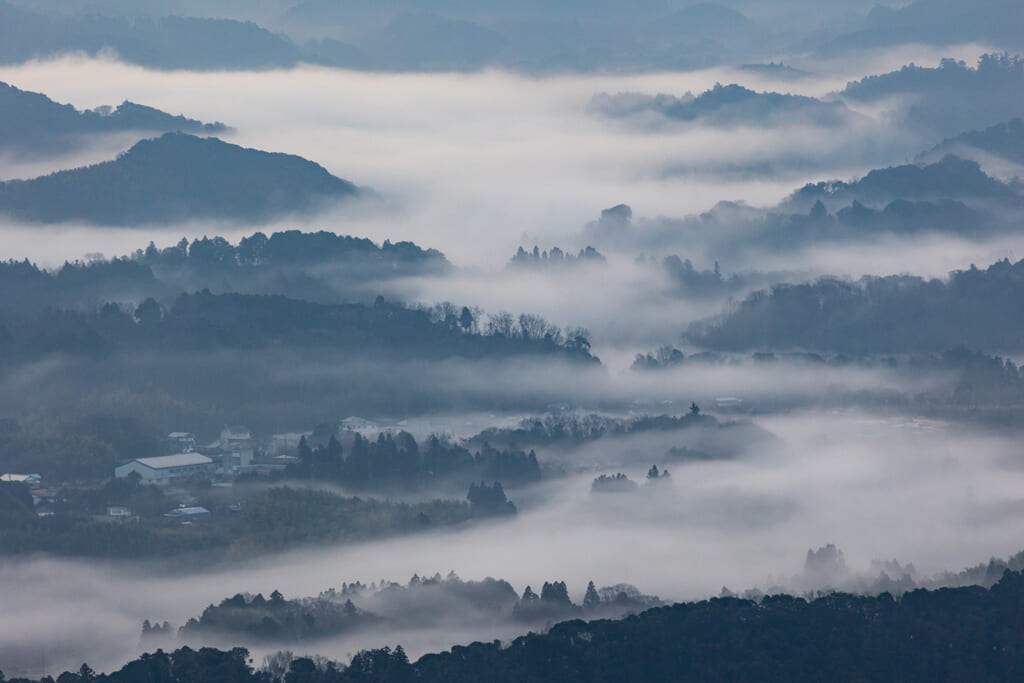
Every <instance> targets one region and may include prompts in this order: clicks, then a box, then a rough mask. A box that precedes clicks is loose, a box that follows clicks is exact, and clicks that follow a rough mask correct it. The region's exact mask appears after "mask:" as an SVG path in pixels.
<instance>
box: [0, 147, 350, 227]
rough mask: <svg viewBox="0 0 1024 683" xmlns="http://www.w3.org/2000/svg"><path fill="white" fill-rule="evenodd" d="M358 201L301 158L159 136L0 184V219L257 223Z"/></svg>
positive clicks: (335, 180)
mask: <svg viewBox="0 0 1024 683" xmlns="http://www.w3.org/2000/svg"><path fill="white" fill-rule="evenodd" d="M359 194H360V190H359V188H357V187H356V186H355V185H353V184H352V183H350V182H348V181H347V180H342V179H340V178H337V177H335V176H333V175H331V174H330V173H328V172H327V170H326V169H325V168H324V167H323V166H320V165H319V164H316V163H314V162H312V161H309V160H307V159H303V158H302V157H298V156H295V155H291V154H280V153H269V152H262V151H259V150H255V149H247V148H243V147H239V146H238V145H232V144H230V143H227V142H224V141H222V140H219V139H217V138H200V137H196V136H193V135H187V134H185V133H167V134H165V135H163V136H161V137H159V138H156V139H153V140H143V141H141V142H139V143H138V144H136V145H135V146H133V147H132V148H131V149H129V150H128V151H127V152H125V153H123V154H121V155H120V156H119V157H118V158H117V159H115V160H113V161H105V162H102V163H99V164H95V165H93V166H87V167H83V168H76V169H73V170H69V171H59V172H57V173H53V174H51V175H47V176H42V177H39V178H34V179H32V180H12V181H9V182H6V183H2V184H0V212H5V213H8V214H10V215H12V216H15V217H17V218H21V219H24V220H28V221H36V222H40V223H61V222H66V221H84V222H88V223H95V224H101V225H119V226H120V225H123V226H130V225H144V224H152V223H168V222H174V221H187V220H193V219H204V218H205V219H221V220H236V221H251V222H262V221H266V220H270V219H272V218H274V217H278V216H283V215H287V214H290V213H309V212H313V211H315V210H317V209H319V208H322V207H324V206H325V205H326V204H327V203H328V202H330V201H332V200H339V199H346V198H352V197H356V196H358V195H359Z"/></svg>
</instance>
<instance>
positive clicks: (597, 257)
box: [509, 245, 606, 267]
mask: <svg viewBox="0 0 1024 683" xmlns="http://www.w3.org/2000/svg"><path fill="white" fill-rule="evenodd" d="M605 261H606V259H605V257H604V256H603V255H602V254H601V252H599V251H598V250H597V249H594V248H593V247H584V248H583V249H580V251H579V253H577V254H573V253H572V252H566V251H562V250H561V249H560V248H558V247H551V251H550V252H549V251H547V250H544V251H541V250H540V247H538V246H537V245H533V250H532V251H527V250H525V249H523V248H522V247H519V250H518V251H516V253H515V255H514V256H512V258H511V260H510V261H509V265H510V266H530V267H538V266H563V265H570V266H571V265H577V264H583V263H605Z"/></svg>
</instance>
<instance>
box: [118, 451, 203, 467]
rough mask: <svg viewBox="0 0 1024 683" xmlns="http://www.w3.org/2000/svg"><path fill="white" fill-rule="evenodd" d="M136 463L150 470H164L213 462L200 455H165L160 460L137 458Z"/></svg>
mask: <svg viewBox="0 0 1024 683" xmlns="http://www.w3.org/2000/svg"><path fill="white" fill-rule="evenodd" d="M134 462H137V463H140V464H143V465H145V466H146V467H149V468H150V469H154V470H162V469H167V468H168V467H188V466H189V465H209V464H210V463H212V462H213V460H211V459H210V458H207V457H206V456H205V455H200V454H199V453H178V454H177V455H164V456H161V457H158V458H136V459H135V461H134Z"/></svg>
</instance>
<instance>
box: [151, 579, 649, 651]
mask: <svg viewBox="0 0 1024 683" xmlns="http://www.w3.org/2000/svg"><path fill="white" fill-rule="evenodd" d="M661 604H663V603H662V602H661V601H660V600H659V599H658V598H656V597H653V596H648V595H643V594H642V593H640V591H638V590H637V589H636V588H635V587H633V586H630V585H628V584H617V585H614V586H605V587H603V588H597V587H596V586H595V585H594V582H593V581H591V582H590V584H589V585H588V586H587V590H586V594H585V596H584V599H583V602H582V604H576V603H574V602H573V601H572V600H571V599H570V598H569V593H568V589H567V587H566V584H565V582H564V581H552V582H548V581H545V582H544V584H543V586H542V588H541V591H540V595H538V594H537V593H535V592H534V591H533V589H532V588H531V587H530V586H527V587H526V588H525V589H524V591H523V593H522V596H519V595H517V594H516V591H515V589H514V588H513V587H512V586H511V584H509V583H508V582H507V581H504V580H496V579H493V578H486V579H484V580H483V581H463V580H462V579H460V578H459V577H458V576H456V575H455V574H454V572H453V573H450V574H449V575H448V576H447V577H446V578H441V575H440V574H436V575H434V576H433V577H422V578H421V577H419V576H413V577H412V578H411V579H410V580H409V583H408V584H406V585H402V584H399V583H395V582H391V581H381V582H380V584H379V585H378V584H376V583H374V584H372V585H371V586H366V585H364V584H363V583H361V582H358V581H357V582H353V583H351V584H348V583H346V584H343V585H342V587H341V589H334V588H331V589H328V590H326V591H323V592H321V593H320V595H319V596H317V597H315V598H295V599H285V597H284V596H283V595H282V594H281V593H280V592H279V591H274V592H273V593H272V594H271V595H270V597H269V599H268V598H264V597H263V595H262V594H258V595H255V596H253V595H242V594H236V595H235V596H233V597H231V598H227V599H225V600H222V601H221V602H220V603H218V604H216V605H213V604H211V605H210V606H208V607H207V608H206V609H205V610H203V613H202V614H201V615H200V616H199V618H191V619H189V620H188V621H187V622H186V623H185V624H184V625H183V626H181V628H179V629H178V632H177V635H178V638H179V639H180V640H182V641H184V642H188V643H193V642H202V641H203V640H204V638H205V639H206V642H209V639H210V638H217V639H219V640H220V641H225V640H226V641H228V642H234V643H238V644H250V643H260V642H267V641H270V642H276V643H286V642H302V641H306V642H308V641H312V640H316V639H318V638H324V637H327V636H332V635H336V634H338V633H350V632H353V631H358V630H363V629H372V628H375V627H379V626H381V625H383V624H387V625H388V626H389V627H390V628H392V629H407V628H430V627H440V626H443V625H445V624H461V625H463V626H466V625H471V624H480V625H483V624H493V623H494V622H495V621H499V620H501V621H507V622H509V623H517V624H522V625H524V628H525V627H526V626H528V625H536V626H542V625H544V624H545V623H551V622H552V621H560V620H564V619H571V618H587V619H595V618H609V617H619V616H623V615H625V614H629V613H636V612H638V611H641V610H643V609H648V608H650V607H655V606H658V605H661ZM154 623H158V622H154ZM165 623H166V622H165ZM172 628H173V627H171V626H170V625H168V626H167V627H164V626H163V625H160V626H157V627H154V626H153V625H151V624H150V622H149V621H148V620H147V621H146V622H145V623H144V624H143V631H142V636H143V638H144V640H146V642H144V644H145V645H147V646H148V645H152V646H158V645H166V644H168V642H173V640H170V639H169V638H168V637H169V636H173V634H172Z"/></svg>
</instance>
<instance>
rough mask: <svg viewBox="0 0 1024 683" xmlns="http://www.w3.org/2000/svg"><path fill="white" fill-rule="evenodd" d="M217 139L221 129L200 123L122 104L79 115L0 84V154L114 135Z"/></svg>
mask: <svg viewBox="0 0 1024 683" xmlns="http://www.w3.org/2000/svg"><path fill="white" fill-rule="evenodd" d="M129 130H132V131H145V132H151V133H152V132H159V133H164V132H170V131H181V132H187V133H223V132H225V131H227V130H229V129H228V127H227V126H225V125H224V124H223V123H220V122H215V123H203V122H202V121H197V120H195V119H190V118H188V117H186V116H183V115H178V116H174V115H172V114H168V113H167V112H164V111H161V110H159V109H155V108H153V107H147V106H145V105H141V104H135V103H134V102H129V101H125V102H122V103H121V104H120V105H118V106H117V107H116V108H114V107H109V106H108V107H98V108H96V109H86V110H79V109H75V108H74V107H73V106H71V105H70V104H59V103H57V102H54V101H53V100H51V99H50V98H49V97H47V96H46V95H44V94H42V93H37V92H30V91H26V90H21V89H20V88H16V87H14V86H13V85H9V84H7V83H3V82H0V152H5V151H6V152H13V153H14V154H16V155H24V156H36V155H45V154H53V153H61V152H67V151H69V150H71V149H74V148H75V147H78V146H80V145H81V143H82V142H83V138H84V137H85V136H88V135H93V134H102V133H113V132H118V131H129Z"/></svg>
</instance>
